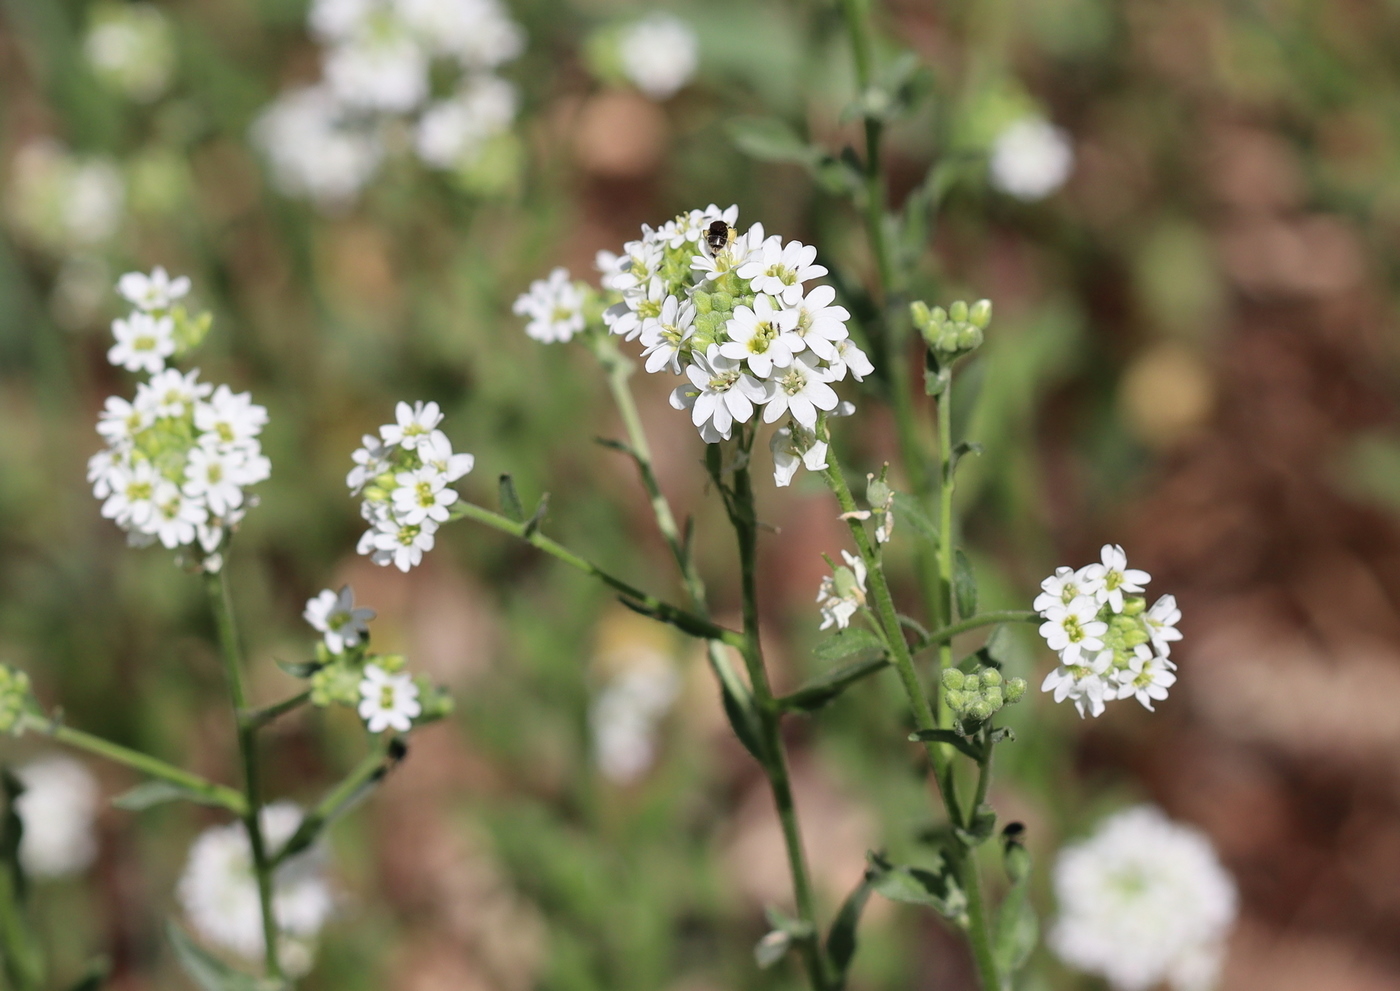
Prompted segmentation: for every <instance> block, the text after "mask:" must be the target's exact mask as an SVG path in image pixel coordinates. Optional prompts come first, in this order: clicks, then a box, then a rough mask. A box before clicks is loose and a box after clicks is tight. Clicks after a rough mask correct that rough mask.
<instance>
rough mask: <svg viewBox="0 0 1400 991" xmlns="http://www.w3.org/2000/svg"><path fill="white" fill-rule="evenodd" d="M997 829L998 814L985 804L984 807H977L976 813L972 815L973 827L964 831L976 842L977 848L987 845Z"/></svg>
mask: <svg viewBox="0 0 1400 991" xmlns="http://www.w3.org/2000/svg"><path fill="white" fill-rule="evenodd" d="M996 827H997V814H996V813H995V812H994V811H992V807H991V806H990V805H987V804H986V803H983V804H982V805H979V806H977V811H976V812H974V813H972V827H971V828H970V829H967V830H964V832H966V833H967V834H968V835H969V836H970V837H972V839H973V840H975V841H976V842H974V844H973V845H974V846H976V845H977V844H980V843H985V842H987V840H989V839H991V837H992V832H993V831H994V830H995V829H996Z"/></svg>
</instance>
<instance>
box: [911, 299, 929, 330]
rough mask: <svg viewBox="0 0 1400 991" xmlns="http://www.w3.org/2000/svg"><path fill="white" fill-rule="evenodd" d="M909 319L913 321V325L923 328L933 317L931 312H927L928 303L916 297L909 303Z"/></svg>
mask: <svg viewBox="0 0 1400 991" xmlns="http://www.w3.org/2000/svg"><path fill="white" fill-rule="evenodd" d="M909 319H911V320H913V321H914V326H915V327H918V328H919V330H923V329H924V328H925V327H927V326H928V325H929V321H930V320H932V319H933V314H932V313H930V312H929V309H928V304H927V303H925V302H924V301H923V300H922V299H916V300H914V302H912V303H910V304H909Z"/></svg>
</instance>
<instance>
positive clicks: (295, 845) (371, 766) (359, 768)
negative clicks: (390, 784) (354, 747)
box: [272, 736, 407, 869]
mask: <svg viewBox="0 0 1400 991" xmlns="http://www.w3.org/2000/svg"><path fill="white" fill-rule="evenodd" d="M406 752H407V749H406V748H405V746H404V744H403V741H402V740H400V739H399V738H398V737H396V736H385V737H382V738H381V739H380V740H379V741H378V743H377V744H376V746H375V747H374V749H373V750H371V751H370V752H369V753H368V754H366V755H365V757H364V758H363V759H362V760H361V761H360V762H359V763H358V764H356V765H355V766H354V767H353V768H352V769H351V770H350V773H349V774H347V775H346V776H345V777H344V779H343V780H341V782H340V783H339V784H338V785H336V786H335V787H334V788H332V789H331V790H330V791H329V792H327V793H326V796H325V797H324V798H322V799H321V801H319V802H317V803H316V807H315V808H313V809H312V810H311V811H310V812H308V813H307V814H306V817H305V818H304V819H302V821H301V825H299V826H298V827H297V831H296V832H295V833H293V834H292V836H291V838H290V839H288V840H287V842H286V843H285V844H283V846H282V849H280V850H278V851H277V853H276V854H275V855H274V856H273V857H272V867H273V868H274V869H276V868H277V867H278V866H280V865H281V864H282V863H283V862H284V861H286V860H288V859H289V858H291V857H294V856H296V855H297V854H298V853H301V852H302V851H303V850H305V849H306V848H307V847H309V846H311V844H312V843H314V842H316V837H317V836H319V835H320V833H321V831H322V830H323V829H325V828H326V826H328V825H329V824H330V823H332V822H334V821H335V820H336V819H338V818H340V817H341V816H343V815H344V814H345V813H347V812H349V811H350V809H352V808H353V807H354V806H355V805H356V804H358V803H359V801H360V800H361V799H362V798H364V796H365V795H367V794H369V791H370V789H371V788H373V787H374V786H375V785H377V784H378V783H379V782H380V781H381V780H383V778H384V776H385V775H386V774H388V773H389V772H390V771H391V770H393V769H394V766H395V765H396V764H398V762H399V761H400V760H402V759H403V757H404V754H405V753H406Z"/></svg>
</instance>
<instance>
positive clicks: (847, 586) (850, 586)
mask: <svg viewBox="0 0 1400 991" xmlns="http://www.w3.org/2000/svg"><path fill="white" fill-rule="evenodd" d="M831 581H832V584H833V585H834V586H836V595H837V597H839V598H842V599H849V598H851V597H852V596H854V595H855V594H856V593H859V592H860V585H859V584H858V583H857V582H856V576H855V572H853V571H852V570H851V569H850V568H848V567H846V566H845V565H844V564H843V565H841V566H840V567H839V568H837V569H836V571H835V572H833V573H832V576H831ZM862 594H863V593H862Z"/></svg>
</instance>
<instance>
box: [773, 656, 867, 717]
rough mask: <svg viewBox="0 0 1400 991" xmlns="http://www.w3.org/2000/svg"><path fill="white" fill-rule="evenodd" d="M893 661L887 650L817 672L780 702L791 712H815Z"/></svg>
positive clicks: (779, 701) (779, 700)
mask: <svg viewBox="0 0 1400 991" xmlns="http://www.w3.org/2000/svg"><path fill="white" fill-rule="evenodd" d="M889 665H890V659H889V658H888V657H886V656H885V655H884V654H883V653H882V654H881V655H880V656H879V657H868V658H866V659H865V660H861V661H853V662H852V663H850V664H844V665H842V666H841V667H839V668H833V669H832V670H830V671H827V672H825V673H823V674H819V675H817V676H816V677H815V678H813V679H812V680H810V681H808V682H806V683H805V684H803V685H802V686H801V687H800V688H798V689H797V690H796V691H794V692H791V693H790V694H788V695H784V696H783V697H782V698H780V699H778V704H779V705H780V706H782V707H783V708H784V709H786V710H787V711H789V712H815V711H817V710H818V709H820V708H822V707H823V706H824V705H826V704H827V703H829V702H831V701H832V700H833V699H835V698H837V697H838V696H839V695H840V694H841V693H842V692H844V691H845V690H846V689H847V688H850V687H851V686H852V685H854V684H855V683H856V682H858V681H860V680H861V679H862V678H865V677H867V676H869V675H872V674H874V673H875V672H876V671H882V670H884V669H885V668H887V667H889Z"/></svg>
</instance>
